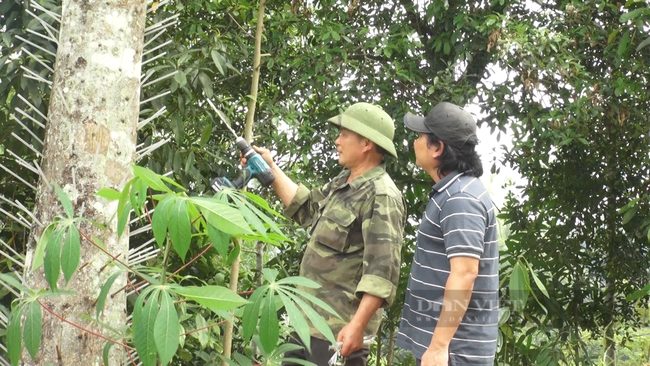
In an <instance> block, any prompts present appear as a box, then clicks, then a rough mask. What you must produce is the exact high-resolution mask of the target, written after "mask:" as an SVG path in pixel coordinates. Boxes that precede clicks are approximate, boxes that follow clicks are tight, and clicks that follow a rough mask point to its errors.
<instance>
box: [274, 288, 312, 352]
mask: <svg viewBox="0 0 650 366" xmlns="http://www.w3.org/2000/svg"><path fill="white" fill-rule="evenodd" d="M278 295H279V296H280V299H281V300H282V303H283V304H284V308H285V309H286V311H287V315H288V316H289V322H290V324H291V327H292V328H293V329H294V330H295V331H296V333H297V334H298V337H300V340H301V341H302V343H303V344H304V345H305V348H306V349H307V351H308V352H309V351H310V350H311V344H310V343H311V342H310V341H311V336H310V334H309V333H310V329H309V323H307V319H305V316H304V315H303V314H302V311H300V310H299V309H298V307H297V306H296V304H295V303H294V301H293V300H291V298H290V297H289V296H287V295H286V294H285V293H284V292H282V291H279V292H278Z"/></svg>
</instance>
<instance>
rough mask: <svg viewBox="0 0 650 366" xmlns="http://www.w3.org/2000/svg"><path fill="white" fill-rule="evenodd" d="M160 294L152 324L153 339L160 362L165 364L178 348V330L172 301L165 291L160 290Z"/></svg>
mask: <svg viewBox="0 0 650 366" xmlns="http://www.w3.org/2000/svg"><path fill="white" fill-rule="evenodd" d="M160 296H161V297H160V311H158V316H157V317H156V322H155V324H154V340H155V342H156V348H157V349H158V355H159V356H160V362H161V363H162V364H163V365H167V364H168V363H169V362H170V361H171V360H172V358H173V357H174V355H175V354H176V350H177V349H178V339H179V336H180V332H179V328H178V313H176V308H175V307H174V301H173V300H172V298H171V296H169V294H168V293H167V292H166V291H161V293H160Z"/></svg>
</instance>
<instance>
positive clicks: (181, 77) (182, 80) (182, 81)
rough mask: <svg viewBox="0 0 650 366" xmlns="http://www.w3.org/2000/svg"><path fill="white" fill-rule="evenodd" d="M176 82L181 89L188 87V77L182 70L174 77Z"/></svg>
mask: <svg viewBox="0 0 650 366" xmlns="http://www.w3.org/2000/svg"><path fill="white" fill-rule="evenodd" d="M174 80H176V82H177V83H178V85H179V86H180V87H181V88H182V87H184V86H185V85H187V75H185V73H184V72H182V71H181V70H178V74H176V75H174Z"/></svg>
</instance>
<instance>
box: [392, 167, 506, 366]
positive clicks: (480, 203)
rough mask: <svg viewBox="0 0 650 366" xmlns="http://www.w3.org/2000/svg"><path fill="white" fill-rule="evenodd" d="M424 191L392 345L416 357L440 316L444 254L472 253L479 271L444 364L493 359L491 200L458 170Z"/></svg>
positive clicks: (495, 312)
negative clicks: (426, 197) (424, 201)
mask: <svg viewBox="0 0 650 366" xmlns="http://www.w3.org/2000/svg"><path fill="white" fill-rule="evenodd" d="M429 197H430V199H429V202H428V203H427V206H426V209H425V211H424V214H423V215H422V219H421V221H420V226H419V228H418V235H417V243H416V249H415V253H414V256H413V263H412V264H411V274H410V277H409V281H408V287H407V290H406V298H405V300H404V309H403V312H402V319H401V322H400V328H399V334H398V338H397V345H398V346H400V347H402V348H404V349H406V350H410V351H411V352H413V355H414V356H415V357H416V358H417V359H421V358H422V355H423V354H424V352H425V351H426V349H427V348H428V347H429V344H430V343H431V337H432V335H433V330H434V329H435V327H436V324H437V322H438V318H439V316H440V311H441V308H442V303H443V297H444V294H445V285H446V283H447V278H448V277H449V270H450V266H449V259H450V258H453V257H472V258H476V259H478V260H479V273H478V277H477V278H476V281H475V282H474V288H473V291H472V297H471V299H470V302H469V304H468V306H467V311H466V313H465V316H464V317H463V319H462V321H461V323H460V326H459V327H458V330H457V331H456V333H455V335H454V337H453V339H452V341H451V343H450V345H449V356H450V357H449V359H450V365H493V364H494V355H495V352H496V348H497V338H498V318H499V299H498V289H499V272H498V270H499V245H498V243H497V224H496V213H495V209H494V205H493V204H492V200H491V199H490V197H489V195H488V193H487V190H486V189H485V187H484V186H483V183H481V181H480V180H479V179H478V178H476V177H472V176H467V175H464V174H463V173H459V172H453V173H451V174H449V175H447V176H445V177H444V178H443V179H441V180H440V181H439V182H438V183H436V184H435V185H434V186H433V189H432V191H431V193H430V194H429ZM450 290H453V289H450Z"/></svg>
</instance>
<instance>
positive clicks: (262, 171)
mask: <svg viewBox="0 0 650 366" xmlns="http://www.w3.org/2000/svg"><path fill="white" fill-rule="evenodd" d="M235 144H236V145H237V147H238V148H239V151H241V153H242V155H243V157H244V158H245V159H246V160H247V161H246V166H245V167H244V169H243V171H242V174H240V175H239V176H238V177H237V178H235V180H233V181H231V180H229V179H228V178H225V177H221V178H216V179H214V180H213V181H212V189H213V190H214V191H215V192H218V191H220V190H221V189H222V188H223V187H231V188H237V189H240V188H243V187H244V186H245V185H246V184H247V183H248V181H249V180H250V179H251V178H255V179H257V180H258V181H259V182H260V184H262V186H264V187H267V186H269V185H270V184H271V183H273V181H274V180H275V175H273V172H272V171H271V168H270V167H269V165H268V164H267V163H266V161H264V158H262V156H261V155H260V154H258V153H257V152H255V150H254V149H253V147H252V146H251V145H250V144H249V143H248V141H246V140H245V139H243V138H242V137H237V140H235Z"/></svg>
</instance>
